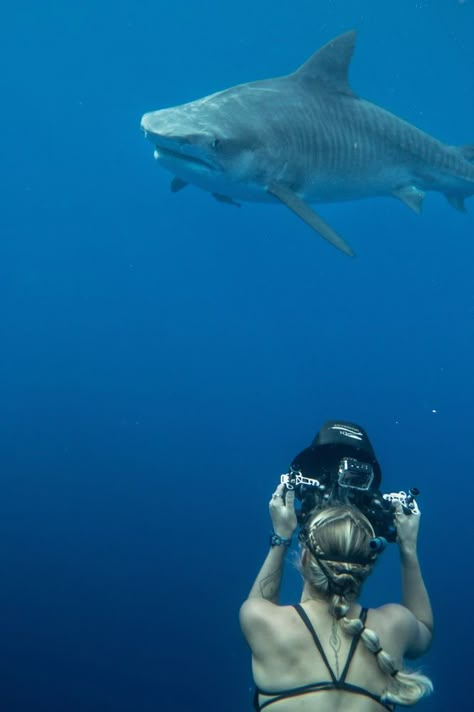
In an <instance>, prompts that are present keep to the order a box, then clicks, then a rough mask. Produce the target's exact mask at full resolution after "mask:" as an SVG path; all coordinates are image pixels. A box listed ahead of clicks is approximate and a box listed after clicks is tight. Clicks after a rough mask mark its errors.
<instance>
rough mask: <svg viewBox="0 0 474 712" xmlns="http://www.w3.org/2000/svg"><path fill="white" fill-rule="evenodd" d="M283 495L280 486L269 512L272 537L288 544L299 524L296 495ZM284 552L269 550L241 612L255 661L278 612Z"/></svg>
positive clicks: (290, 491) (274, 549)
mask: <svg viewBox="0 0 474 712" xmlns="http://www.w3.org/2000/svg"><path fill="white" fill-rule="evenodd" d="M284 494H285V487H284V485H279V486H278V487H277V488H276V490H275V492H274V493H273V495H272V498H271V500H270V505H269V508H270V517H271V520H272V524H273V532H274V534H276V535H277V536H278V537H280V539H283V540H288V541H289V540H291V537H292V535H293V532H294V531H295V529H296V527H297V524H298V523H297V519H296V512H295V494H294V491H292V490H289V491H287V492H286V497H284ZM287 550H288V547H287V546H285V545H284V544H280V545H279V546H278V545H276V546H272V547H271V548H270V551H269V552H268V554H267V556H266V557H265V561H264V562H263V565H262V568H261V569H260V571H259V572H258V574H257V578H256V579H255V581H254V583H253V586H252V588H251V589H250V593H249V595H248V597H247V599H246V600H245V601H244V603H243V604H242V607H241V609H240V625H241V628H242V632H243V634H244V636H245V638H246V640H247V642H248V644H249V645H250V647H251V649H252V654H253V655H254V657H257V658H258V656H259V654H260V653H261V651H262V649H263V650H266V649H267V647H266V646H267V645H268V640H269V635H270V629H271V628H272V626H273V625H274V622H275V615H276V614H277V613H278V611H279V609H278V599H279V594H280V585H281V577H282V575H283V562H284V559H285V554H286V552H287ZM262 645H263V648H262Z"/></svg>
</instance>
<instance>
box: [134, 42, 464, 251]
mask: <svg viewBox="0 0 474 712" xmlns="http://www.w3.org/2000/svg"><path fill="white" fill-rule="evenodd" d="M355 36H356V33H355V32H354V31H351V32H347V33H345V34H343V35H341V36H340V37H337V38H336V39H334V40H332V41H331V42H329V43H328V44H326V45H325V46H324V47H322V48H321V49H320V50H319V51H317V52H316V53H315V54H314V55H313V56H312V57H310V59H309V60H308V61H307V62H305V63H304V64H303V65H302V66H301V67H300V68H299V69H298V70H297V71H296V72H294V73H293V74H289V75H287V76H283V77H277V78H276V79H266V80H263V81H256V82H250V83H248V84H241V85H238V86H235V87H231V88H229V89H226V90H224V91H221V92H218V93H216V94H211V95H210V96H206V97H204V98H202V99H198V100H196V101H192V102H190V103H187V104H183V105H181V106H176V107H173V108H169V109H162V110H160V111H152V112H150V113H146V114H144V116H143V117H142V120H141V126H142V129H143V130H144V132H145V135H146V137H147V138H148V139H149V140H150V141H151V142H152V143H153V144H154V145H155V158H156V159H157V161H158V162H159V163H160V164H161V165H162V166H163V167H164V168H166V169H168V170H169V171H171V173H173V174H174V176H175V178H174V179H173V181H172V190H173V192H176V191H179V190H181V189H182V188H183V187H185V186H186V185H187V184H188V183H192V184H194V185H196V186H198V187H200V188H202V189H203V190H206V191H208V192H210V193H212V194H213V195H214V196H215V197H216V198H217V199H218V200H221V201H224V202H228V203H232V204H238V202H237V201H261V202H278V201H279V202H282V203H284V204H285V205H286V206H288V207H289V208H290V209H291V210H293V211H294V212H295V213H296V214H297V215H299V217H301V218H302V219H303V220H304V221H305V222H306V223H307V224H309V225H310V226H311V227H312V228H313V229H314V230H316V232H318V233H319V234H320V235H321V236H322V237H324V238H325V239H326V240H328V241H329V242H331V244H333V245H334V246H335V247H337V248H339V249H341V250H342V251H343V252H345V253H346V254H349V255H353V254H354V253H353V251H352V249H351V248H350V246H349V245H348V244H347V243H346V242H345V241H344V240H343V239H342V237H340V236H339V235H338V234H337V233H336V232H335V231H334V230H333V229H332V228H331V227H330V226H329V225H328V224H327V223H325V222H324V220H323V219H322V218H320V217H319V216H318V215H317V213H315V212H314V211H313V209H312V208H311V207H310V205H309V204H310V203H321V202H322V203H324V202H337V201H343V200H354V199H358V198H368V197H374V196H388V195H390V196H394V197H396V198H398V199H400V200H402V201H403V202H404V203H405V204H406V205H408V206H409V207H410V208H412V209H413V210H415V211H416V212H420V211H421V208H422V203H423V198H424V195H425V192H426V191H439V192H441V193H444V194H445V195H446V197H447V199H448V200H449V202H450V203H451V205H452V206H453V207H455V208H456V209H458V210H461V211H464V210H465V207H464V199H465V198H466V197H468V196H470V195H473V194H474V145H471V146H461V147H456V146H449V145H446V144H443V143H441V142H440V141H438V140H436V139H435V138H432V137H431V136H429V135H428V134H426V133H424V132H423V131H420V130H419V129H417V128H416V127H415V126H413V125H412V124H410V123H408V122H406V121H403V120H402V119H400V118H398V117H397V116H395V115H394V114H391V113H389V112H388V111H385V110H384V109H382V108H380V107H379V106H376V105H375V104H372V103H370V102H368V101H365V100H364V99H360V98H359V97H358V96H357V95H356V94H354V92H353V91H352V89H351V88H350V86H349V83H348V79H347V75H348V69H349V64H350V61H351V58H352V54H353V51H354V44H355Z"/></svg>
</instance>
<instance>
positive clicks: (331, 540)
mask: <svg viewBox="0 0 474 712" xmlns="http://www.w3.org/2000/svg"><path fill="white" fill-rule="evenodd" d="M374 536H375V533H374V530H373V527H372V525H371V523H370V522H369V520H368V519H367V517H365V516H364V515H363V514H362V512H360V511H359V510H358V509H356V508H355V507H351V506H350V505H338V506H331V507H327V508H325V509H321V510H318V511H316V512H315V513H313V515H312V516H311V517H310V519H309V521H308V522H307V523H306V525H305V527H304V529H303V531H302V536H301V540H302V546H303V556H302V559H301V567H302V572H303V576H304V578H305V580H306V581H307V582H308V583H309V584H310V586H312V587H313V588H314V589H315V590H316V591H317V592H318V593H319V594H320V595H323V596H324V597H325V598H327V599H328V600H329V612H330V614H331V615H332V616H333V617H334V618H335V619H336V620H338V621H339V622H340V624H341V628H342V630H343V631H344V632H345V633H346V634H348V635H351V636H356V635H360V638H361V640H362V642H363V644H364V645H365V647H366V648H367V650H369V651H370V652H371V653H373V654H374V655H375V656H376V659H377V663H378V665H379V668H380V669H381V670H382V671H383V672H384V673H386V674H387V675H388V676H389V680H388V683H387V687H386V689H385V690H384V691H383V693H382V695H381V699H382V701H383V702H388V703H394V704H402V705H413V704H415V703H416V702H418V701H419V700H420V699H421V698H422V697H425V696H426V695H428V694H430V693H431V692H432V690H433V685H432V683H431V680H430V679H429V678H428V677H426V676H425V675H422V674H421V673H419V672H417V671H408V670H405V669H403V670H399V669H398V668H397V664H396V661H395V660H394V658H393V657H392V656H391V655H390V654H389V653H387V652H386V651H385V650H384V649H383V648H382V647H381V645H380V640H379V637H378V635H377V633H375V631H373V630H371V629H370V628H366V627H365V626H364V623H363V622H362V621H361V620H360V619H359V618H355V619H354V618H347V617H346V613H347V611H348V610H349V608H350V606H351V603H352V602H353V601H355V600H356V599H357V598H358V597H359V594H360V591H361V588H362V585H363V583H364V581H365V580H366V578H367V577H368V576H369V575H370V574H371V573H372V570H373V567H374V564H375V562H376V560H377V554H376V553H375V552H374V551H373V550H371V549H370V540H371V539H372V538H373V537H374ZM305 554H306V555H305Z"/></svg>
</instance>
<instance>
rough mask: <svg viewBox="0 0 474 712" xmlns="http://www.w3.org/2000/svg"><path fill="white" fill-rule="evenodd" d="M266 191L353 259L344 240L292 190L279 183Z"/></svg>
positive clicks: (351, 251) (352, 252) (352, 253)
mask: <svg viewBox="0 0 474 712" xmlns="http://www.w3.org/2000/svg"><path fill="white" fill-rule="evenodd" d="M267 191H268V192H269V193H270V195H273V196H275V198H278V200H281V202H282V203H284V204H285V205H286V206H287V207H288V208H290V210H292V211H293V212H294V213H296V215H298V217H300V218H301V219H302V220H304V222H305V223H306V224H307V225H309V226H310V227H312V228H313V230H315V232H317V233H318V235H321V237H324V239H325V240H327V241H328V242H330V243H331V245H333V246H334V247H337V249H338V250H341V251H342V252H344V253H345V254H346V255H349V256H350V257H354V256H355V253H354V251H353V250H352V248H351V247H350V245H348V244H347V242H346V241H345V240H343V239H342V237H340V235H338V234H337V232H335V230H333V229H332V227H330V225H328V224H327V223H326V222H324V220H323V219H322V218H320V217H319V215H317V214H316V213H315V212H314V210H313V209H312V208H310V206H309V205H308V204H307V203H305V202H304V200H302V199H301V198H300V197H299V196H297V195H296V193H294V192H293V191H292V190H290V189H289V188H287V187H286V186H284V185H280V183H272V184H271V185H269V186H268V188H267Z"/></svg>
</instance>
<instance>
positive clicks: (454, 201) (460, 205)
mask: <svg viewBox="0 0 474 712" xmlns="http://www.w3.org/2000/svg"><path fill="white" fill-rule="evenodd" d="M445 196H446V200H447V201H448V203H449V204H450V205H452V207H453V208H454V209H455V210H459V212H460V213H467V209H466V206H465V205H464V200H465V198H466V197H467V196H465V195H459V193H445Z"/></svg>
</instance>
